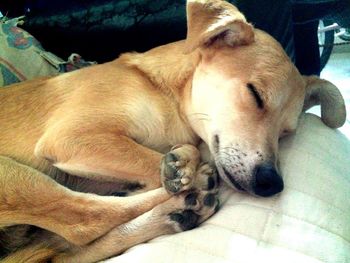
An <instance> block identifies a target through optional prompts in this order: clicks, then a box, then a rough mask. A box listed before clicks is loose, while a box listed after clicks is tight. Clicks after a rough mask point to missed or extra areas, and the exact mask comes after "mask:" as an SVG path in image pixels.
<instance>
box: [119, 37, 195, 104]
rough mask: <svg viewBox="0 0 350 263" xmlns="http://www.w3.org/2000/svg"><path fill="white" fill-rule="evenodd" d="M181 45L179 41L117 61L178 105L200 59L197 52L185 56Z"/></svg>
mask: <svg viewBox="0 0 350 263" xmlns="http://www.w3.org/2000/svg"><path fill="white" fill-rule="evenodd" d="M183 45H184V41H179V42H175V43H171V44H167V45H164V46H160V47H157V48H154V49H151V50H149V51H147V52H145V53H140V54H139V53H126V54H123V55H122V56H121V57H120V58H119V60H122V61H123V62H124V63H126V64H128V65H129V66H133V67H135V68H137V69H138V70H140V71H141V72H142V73H143V74H145V75H146V77H147V78H148V79H149V80H150V81H151V82H152V84H153V86H154V87H157V88H159V89H160V90H161V91H162V92H163V93H165V94H167V95H170V96H171V97H173V98H175V99H176V101H177V102H179V103H180V102H181V101H182V100H183V98H182V97H183V96H184V90H185V89H186V88H187V87H189V86H190V83H188V82H190V81H191V79H192V75H193V73H194V70H195V68H196V66H197V64H198V61H199V58H200V56H199V53H198V52H193V53H191V54H188V55H187V54H186V55H185V54H184V53H183V51H184V48H183Z"/></svg>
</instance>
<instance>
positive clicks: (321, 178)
mask: <svg viewBox="0 0 350 263" xmlns="http://www.w3.org/2000/svg"><path fill="white" fill-rule="evenodd" d="M349 156H350V141H349V139H348V138H346V137H345V136H344V135H342V134H341V133H340V132H339V131H337V130H332V129H330V128H328V127H326V126H325V125H324V124H323V123H322V122H321V120H320V119H319V117H317V116H315V115H313V114H305V115H303V116H302V117H301V119H300V123H299V128H298V130H297V133H296V134H295V135H293V136H289V137H286V138H285V139H283V140H282V141H281V144H280V167H281V170H282V172H283V176H284V180H285V189H284V191H283V192H282V193H281V194H279V195H278V196H274V197H272V198H257V197H253V196H250V195H248V194H244V193H238V192H237V191H234V190H228V192H229V196H228V197H225V195H222V198H224V199H225V201H224V204H223V205H222V207H221V209H220V210H219V211H218V213H217V214H215V215H214V216H212V217H211V218H210V219H209V220H208V221H206V222H204V223H203V224H202V225H201V226H200V227H198V228H196V229H194V230H191V231H187V232H183V233H179V234H175V235H168V236H162V237H158V238H156V239H154V240H152V241H150V242H148V243H146V244H140V245H138V246H135V247H133V248H131V249H129V250H128V251H126V252H125V253H124V254H122V255H120V256H118V257H115V258H112V259H109V260H107V261H106V262H108V263H121V262H125V263H129V262H150V263H151V262H152V263H156V262H167V263H171V262H174V263H175V262H176V263H178V262H201V263H205V262H208V263H209V262H210V263H212V262H235V263H236V262H237V263H239V262H254V263H255V262H269V263H271V262H276V263H281V262H284V263H286V262H291V263H295V262H303V263H304V262H307V263H309V262H310V263H311V262H312V263H314V262H350V191H349V189H350V162H349Z"/></svg>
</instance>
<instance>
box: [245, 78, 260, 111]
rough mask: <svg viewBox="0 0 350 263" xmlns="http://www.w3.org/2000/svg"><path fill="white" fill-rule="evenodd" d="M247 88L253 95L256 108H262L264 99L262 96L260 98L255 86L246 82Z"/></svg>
mask: <svg viewBox="0 0 350 263" xmlns="http://www.w3.org/2000/svg"><path fill="white" fill-rule="evenodd" d="M247 88H248V89H249V91H250V93H251V94H252V95H253V97H254V99H255V101H256V105H257V106H258V108H259V109H263V108H264V101H263V100H262V98H261V96H260V94H259V92H258V91H257V90H256V88H255V86H254V85H253V84H251V83H248V84H247Z"/></svg>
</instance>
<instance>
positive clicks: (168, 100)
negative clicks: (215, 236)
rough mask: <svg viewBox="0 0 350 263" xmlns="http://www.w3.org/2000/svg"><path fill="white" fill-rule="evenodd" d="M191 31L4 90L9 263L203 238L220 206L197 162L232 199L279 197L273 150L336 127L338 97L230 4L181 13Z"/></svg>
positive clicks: (0, 189) (1, 172) (191, 5)
mask: <svg viewBox="0 0 350 263" xmlns="http://www.w3.org/2000/svg"><path fill="white" fill-rule="evenodd" d="M187 26H188V33H187V38H186V40H184V41H179V42H175V43H171V44H168V45H164V46H160V47H157V48H154V49H152V50H150V51H148V52H145V53H142V54H138V53H128V54H124V55H122V56H120V57H119V58H118V59H116V60H114V61H112V62H109V63H105V64H102V65H96V66H91V67H89V68H85V69H81V70H79V71H75V72H71V73H66V74H63V75H60V76H57V77H53V78H45V79H36V80H32V81H27V82H24V83H20V84H16V85H13V86H11V87H8V88H5V89H3V90H1V92H0V105H1V111H0V125H1V128H0V155H1V157H0V227H2V228H3V231H2V232H1V234H0V238H1V241H0V242H1V243H0V245H1V246H2V248H1V250H2V252H6V253H7V257H6V258H4V261H5V262H40V261H44V260H47V259H51V260H52V261H53V262H95V261H98V260H101V259H104V258H107V257H110V256H112V255H116V254H118V253H121V252H122V251H124V250H125V249H127V248H129V247H131V246H133V245H135V244H138V243H140V242H144V241H147V240H149V239H152V238H154V237H156V236H159V235H163V234H169V233H174V232H178V231H183V230H188V229H191V228H193V227H195V226H197V225H198V224H200V223H201V222H203V221H204V220H205V219H207V218H208V217H209V216H211V215H212V214H213V213H214V212H215V211H216V210H217V207H218V198H217V192H218V178H217V175H216V172H215V169H214V168H212V167H211V166H210V165H208V164H207V163H204V162H202V160H203V159H207V160H208V161H210V160H211V161H212V163H214V164H215V166H216V168H217V171H218V174H219V177H220V178H222V179H223V181H225V182H226V183H227V184H228V185H230V186H232V187H234V188H237V189H238V190H241V191H246V192H248V193H250V194H253V195H257V196H263V197H268V196H271V195H274V194H276V193H279V192H280V191H282V189H283V180H282V177H281V174H280V172H279V169H278V152H277V151H278V140H279V139H280V138H281V137H282V136H285V135H287V134H290V133H292V132H293V131H294V130H295V129H296V127H297V123H298V117H299V115H300V113H301V112H302V111H303V110H306V109H308V108H310V107H311V106H313V105H316V104H321V107H322V120H323V122H324V123H325V124H326V125H328V126H329V127H332V128H336V127H339V126H341V125H342V124H343V123H344V121H345V107H344V101H343V99H342V96H341V94H340V92H339V91H338V89H337V88H336V87H335V86H334V85H332V84H331V83H329V82H328V81H325V80H321V79H319V78H317V77H304V76H301V75H300V73H299V72H298V70H297V69H296V68H295V67H294V66H293V64H292V63H291V61H290V60H289V58H288V57H287V55H286V54H285V53H284V51H283V49H282V48H281V46H280V45H279V44H278V43H277V42H276V41H275V40H274V39H273V38H272V37H271V36H269V35H268V34H266V33H264V32H262V31H260V30H257V29H254V28H253V26H252V25H251V24H249V23H247V22H246V20H245V18H244V16H243V15H242V14H241V13H240V12H239V11H238V10H237V9H236V8H235V7H234V6H232V5H231V4H229V3H227V2H225V1H221V0H208V1H204V0H189V1H188V2H187ZM199 144H201V145H204V147H203V151H202V153H201V152H200V151H199V150H198V145H199ZM201 148H202V147H201ZM204 148H206V150H205V149H204ZM205 153H206V154H205ZM208 153H209V154H208ZM140 192H143V193H140ZM113 193H117V194H118V195H127V196H124V197H120V196H119V197H117V196H110V195H111V194H113ZM131 193H133V195H131ZM136 193H137V194H136ZM29 225H31V226H29ZM11 231H14V232H11ZM11 233H12V234H11ZM14 233H17V234H14ZM21 233H23V238H22V239H21V236H22V235H21ZM7 237H9V238H7ZM15 237H16V238H15ZM19 247H20V248H19ZM5 250H6V251H5Z"/></svg>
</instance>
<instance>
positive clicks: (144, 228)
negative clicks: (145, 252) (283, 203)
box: [53, 173, 219, 263]
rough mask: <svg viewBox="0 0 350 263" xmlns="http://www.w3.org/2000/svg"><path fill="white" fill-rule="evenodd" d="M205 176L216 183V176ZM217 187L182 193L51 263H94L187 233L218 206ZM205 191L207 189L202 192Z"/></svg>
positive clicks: (212, 174) (206, 187)
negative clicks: (129, 249)
mask: <svg viewBox="0 0 350 263" xmlns="http://www.w3.org/2000/svg"><path fill="white" fill-rule="evenodd" d="M209 176H211V177H212V179H213V180H215V181H216V180H217V175H216V174H215V173H211V174H210V175H209ZM217 186H218V185H217V184H216V186H215V187H213V188H211V189H210V190H208V185H206V186H205V187H204V188H203V189H199V191H198V192H191V193H188V192H183V193H181V194H180V195H177V196H173V197H172V198H171V199H169V200H168V201H166V202H164V203H162V204H160V205H158V206H156V207H155V208H153V209H152V210H151V211H149V212H147V213H145V214H143V215H141V216H139V217H137V218H135V219H133V220H132V221H130V222H128V223H125V224H123V225H120V226H117V227H116V228H114V229H112V230H111V231H110V232H108V233H107V234H106V235H104V236H103V237H101V238H99V239H97V240H95V241H94V242H93V243H91V244H89V245H87V246H84V247H79V248H75V249H73V250H72V251H71V252H69V253H67V254H62V255H59V256H57V257H56V258H54V259H53V262H55V263H70V262H71V263H73V262H85V263H89V262H97V261H99V260H102V259H105V258H108V257H111V256H114V255H118V254H120V253H122V252H123V251H125V250H126V249H128V248H130V247H132V246H134V245H137V244H139V243H142V242H145V241H148V240H150V239H153V238H155V237H157V236H160V235H165V234H172V233H176V232H181V231H185V230H190V229H192V228H194V227H196V226H197V225H198V224H200V223H201V222H203V221H204V220H206V219H207V218H208V217H210V216H211V215H212V214H213V213H214V212H215V211H216V210H217V209H218V207H219V202H218V199H217V196H216V193H217V190H218V188H217ZM204 189H207V190H204Z"/></svg>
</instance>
